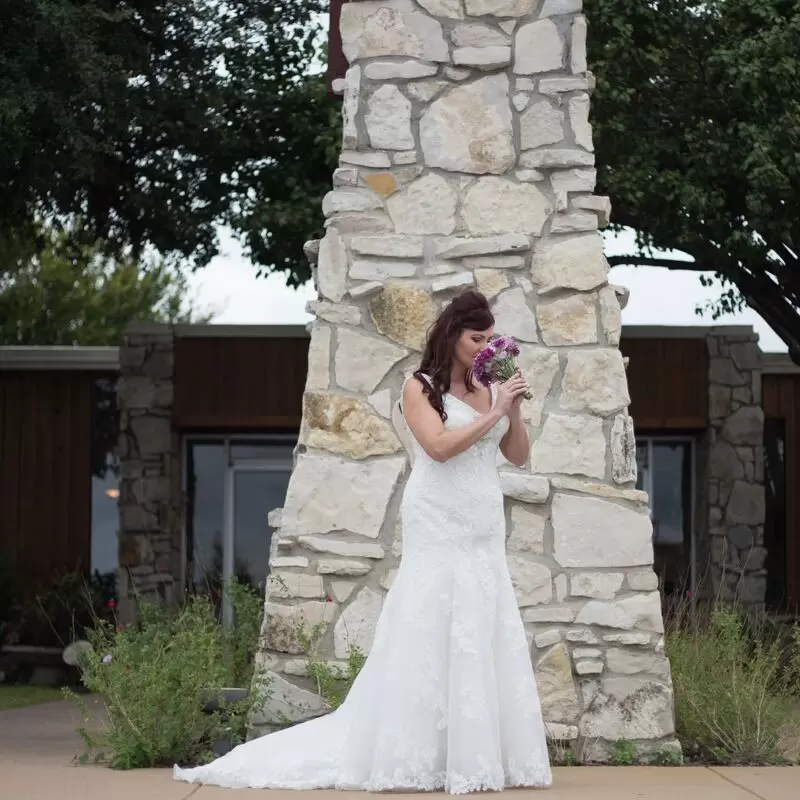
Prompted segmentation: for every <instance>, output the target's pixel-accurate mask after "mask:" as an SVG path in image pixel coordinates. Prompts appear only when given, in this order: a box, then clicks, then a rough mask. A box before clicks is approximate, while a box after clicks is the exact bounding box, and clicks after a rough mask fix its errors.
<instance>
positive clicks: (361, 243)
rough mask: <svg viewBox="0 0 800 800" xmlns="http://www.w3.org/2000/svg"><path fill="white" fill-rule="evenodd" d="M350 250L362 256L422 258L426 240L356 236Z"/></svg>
mask: <svg viewBox="0 0 800 800" xmlns="http://www.w3.org/2000/svg"><path fill="white" fill-rule="evenodd" d="M350 249H351V250H352V251H353V252H354V253H356V254H357V255H360V256H381V257H383V258H422V256H423V255H424V253H425V249H424V240H423V239H422V238H421V237H419V236H356V237H353V238H352V239H351V240H350Z"/></svg>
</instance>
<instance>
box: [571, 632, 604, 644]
mask: <svg viewBox="0 0 800 800" xmlns="http://www.w3.org/2000/svg"><path fill="white" fill-rule="evenodd" d="M567 641H568V642H580V643H581V644H600V639H598V638H597V636H595V635H594V634H593V633H592V632H591V631H588V630H578V631H567Z"/></svg>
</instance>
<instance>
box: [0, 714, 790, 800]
mask: <svg viewBox="0 0 800 800" xmlns="http://www.w3.org/2000/svg"><path fill="white" fill-rule="evenodd" d="M79 723H80V717H79V715H78V713H77V711H76V710H75V709H74V708H73V706H72V705H71V704H69V703H46V704H43V705H39V706H32V707H28V708H21V709H12V710H8V711H2V712H0V786H2V789H0V796H2V798H3V800H58V798H73V797H75V798H78V797H79V798H81V800H109V798H113V800H186V799H187V798H192V800H235V799H236V798H243V797H249V796H253V797H256V796H259V797H265V796H267V797H268V798H269V800H298V799H299V798H301V797H308V798H309V800H363V798H364V794H363V793H360V792H304V793H302V794H298V793H294V792H266V791H263V790H262V791H260V792H257V791H234V790H225V789H215V788H212V787H200V786H190V785H188V784H184V783H177V782H175V781H173V780H172V776H171V774H170V772H169V770H135V771H132V772H115V771H112V770H109V769H106V768H104V767H96V766H75V765H73V763H72V761H73V758H74V756H75V755H76V754H77V753H79V752H81V750H82V748H81V742H80V740H79V738H78V736H77V735H76V734H75V726H76V725H77V724H79ZM798 786H800V767H772V768H743V767H741V768H738V767H734V768H718V767H715V768H711V769H708V768H705V767H685V768H670V767H616V768H615V767H572V768H565V769H557V770H556V771H555V786H554V787H553V789H551V790H550V791H548V792H532V791H522V790H519V791H513V792H508V793H506V794H507V795H508V796H509V797H513V798H515V800H531V799H535V800H754V798H755V799H756V800H789V798H792V797H797V796H798ZM387 797H389V798H397V800H400V798H402V797H404V795H399V794H391V795H387ZM408 797H416V796H413V795H408Z"/></svg>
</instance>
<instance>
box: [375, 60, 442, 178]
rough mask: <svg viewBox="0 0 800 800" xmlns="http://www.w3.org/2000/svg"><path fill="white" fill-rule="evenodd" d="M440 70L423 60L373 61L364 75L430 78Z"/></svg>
mask: <svg viewBox="0 0 800 800" xmlns="http://www.w3.org/2000/svg"><path fill="white" fill-rule="evenodd" d="M438 71H439V67H438V65H436V64H425V63H423V62H421V61H373V62H372V63H370V64H367V66H366V67H364V75H365V76H366V77H367V78H369V79H370V80H371V81H390V80H395V79H398V78H400V79H402V80H406V81H410V80H414V78H428V77H430V76H431V75H435V74H436V73H437V72H438ZM387 166H388V164H387Z"/></svg>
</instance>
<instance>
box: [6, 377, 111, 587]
mask: <svg viewBox="0 0 800 800" xmlns="http://www.w3.org/2000/svg"><path fill="white" fill-rule="evenodd" d="M95 377H99V376H95V375H92V374H91V373H88V372H68V371H53V372H38V371H27V370H19V371H17V370H13V371H11V370H4V371H0V557H3V556H5V557H7V558H10V559H11V562H12V567H13V569H14V571H15V573H16V575H17V576H18V578H19V583H22V584H24V585H23V586H20V587H18V588H19V589H20V590H26V591H29V592H34V591H39V590H44V589H46V588H48V587H49V586H51V585H52V582H53V580H54V578H55V577H56V576H58V575H60V574H64V573H66V572H71V571H80V572H83V573H84V574H87V575H88V573H89V570H90V569H91V529H92V475H91V442H92V436H91V421H92V383H93V380H94V378H95Z"/></svg>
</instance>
